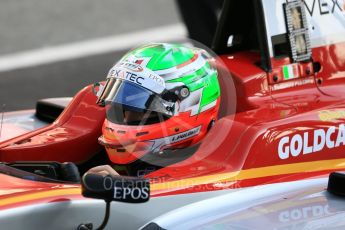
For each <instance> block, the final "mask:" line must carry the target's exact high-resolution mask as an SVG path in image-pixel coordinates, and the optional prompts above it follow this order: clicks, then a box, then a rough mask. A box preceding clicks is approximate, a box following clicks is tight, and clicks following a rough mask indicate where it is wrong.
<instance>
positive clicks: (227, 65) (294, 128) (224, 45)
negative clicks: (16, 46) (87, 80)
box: [0, 0, 345, 229]
mask: <svg viewBox="0 0 345 230" xmlns="http://www.w3.org/2000/svg"><path fill="white" fill-rule="evenodd" d="M295 3H296V4H298V5H297V11H298V10H299V9H302V10H303V12H304V13H302V11H299V13H298V14H297V16H296V15H295V16H296V17H299V18H300V19H299V20H300V21H302V22H303V23H302V24H303V26H302V27H301V28H299V29H298V30H297V31H294V30H293V29H291V28H290V27H289V26H291V25H290V24H289V23H290V22H288V21H289V20H292V19H291V18H289V16H288V12H289V11H288V10H286V9H290V8H289V7H291V9H294V8H293V7H294V5H293V4H295ZM315 4H320V7H319V8H317V7H316V6H315ZM298 7H299V8H298ZM319 9H320V10H319ZM318 10H319V11H318ZM243 12H246V13H243ZM291 12H293V11H291ZM291 12H290V13H291ZM326 12H327V13H326ZM291 17H292V16H291ZM236 20H237V21H241V23H236ZM297 21H298V20H297ZM234 22H235V23H234ZM344 24H345V15H344V2H343V1H335V2H334V1H333V2H332V1H329V2H327V4H326V5H325V4H321V3H319V2H316V3H315V2H312V1H293V2H292V3H291V4H290V5H289V4H288V3H287V2H285V1H282V0H281V1H270V0H262V1H243V2H240V1H231V0H229V1H226V2H225V4H224V7H223V11H222V17H221V20H220V23H219V28H218V31H217V34H216V37H215V42H214V47H213V49H214V51H215V52H217V53H218V54H219V55H220V56H219V58H218V62H217V63H218V64H217V68H218V71H219V73H220V76H219V80H220V82H221V90H222V95H221V98H222V104H221V115H220V119H219V120H218V121H217V122H216V123H215V125H214V127H213V128H212V129H211V130H210V132H209V133H208V135H207V136H206V137H205V139H204V140H203V141H202V142H201V144H200V146H199V147H198V148H197V149H196V151H195V152H194V153H193V155H191V156H190V157H188V158H186V159H184V160H182V161H179V162H177V163H174V164H171V165H169V166H167V167H163V168H160V169H158V170H155V171H153V172H150V173H147V174H145V177H146V178H149V179H151V200H150V201H149V202H148V203H147V204H142V205H141V204H140V205H135V207H134V206H132V205H128V204H116V205H114V206H113V207H112V212H113V214H112V219H113V221H114V222H113V224H114V226H116V224H119V222H116V223H115V220H116V219H117V218H122V220H123V219H126V217H128V216H135V218H138V219H137V221H133V222H131V223H127V222H126V221H124V222H123V221H120V222H121V223H120V226H121V229H125V228H128V229H131V228H137V227H139V226H140V225H142V224H144V223H145V222H149V220H151V219H153V218H154V217H156V216H159V215H161V214H163V213H165V212H168V211H170V210H173V209H175V208H178V207H181V206H184V205H188V204H190V203H193V202H197V201H201V200H204V199H207V198H211V201H212V197H216V196H219V195H224V194H226V195H224V196H225V197H223V198H224V199H225V198H228V197H227V196H229V197H230V196H231V195H232V193H234V194H235V193H236V194H237V195H236V196H240V195H239V194H242V192H244V190H243V189H246V192H245V193H248V194H252V196H253V197H252V199H251V200H249V201H247V203H242V204H241V205H242V206H241V207H244V206H246V205H248V204H249V203H251V202H253V201H254V200H255V199H256V197H255V194H256V193H257V192H258V191H257V189H255V187H253V186H258V185H265V186H267V188H268V190H272V189H273V188H275V187H277V186H278V187H279V186H280V185H281V186H282V184H280V183H284V184H283V185H284V186H291V187H290V188H291V189H292V188H298V189H306V188H305V187H303V186H300V183H302V184H305V185H308V184H310V186H312V187H313V186H314V184H313V183H314V182H312V180H311V178H314V177H327V176H328V174H329V173H330V172H333V171H339V170H340V171H341V170H344V169H345V165H344V157H345V123H344V119H345V104H344V97H345V95H344V93H343V87H344V85H343V84H344V78H345V74H344V72H345V55H344V52H343V50H344V46H345V45H344V44H345V36H344V33H345V26H344ZM330 25H332V26H333V27H332V29H330ZM298 36H302V37H303V36H304V38H303V39H304V40H303V42H304V43H303V42H302V44H304V46H305V47H304V49H303V47H302V49H301V47H298V46H303V45H301V44H300V43H299V45H296V44H297V43H298V42H296V39H300V37H298ZM230 38H231V39H230ZM294 39H295V40H294ZM293 41H294V42H293ZM227 72H230V73H231V76H229V75H228V74H226V73H227ZM235 98H236V100H235ZM96 100H97V98H96V96H95V95H94V93H93V92H92V86H88V87H86V88H84V89H83V90H81V91H80V92H79V93H78V94H77V95H76V96H75V97H74V98H73V100H72V101H71V102H70V103H69V104H68V106H67V107H66V109H65V110H64V111H63V113H62V114H61V115H60V116H59V117H58V118H57V119H56V120H55V121H54V122H53V123H51V124H48V125H46V126H43V127H42V128H39V129H35V128H32V129H34V130H32V131H30V132H26V131H25V130H24V131H23V130H19V128H18V130H16V129H15V128H13V127H12V128H10V129H11V130H14V131H13V132H12V133H14V134H11V135H9V136H12V137H13V136H14V137H13V138H10V139H7V138H6V140H4V141H2V142H1V143H0V159H1V161H3V162H14V161H18V160H20V161H59V162H66V161H69V162H75V163H77V164H79V165H82V164H83V163H85V162H88V161H90V159H93V157H95V156H96V155H97V154H99V153H100V152H101V151H102V147H101V146H100V145H99V144H98V143H97V138H98V137H99V136H100V135H101V126H102V123H103V120H104V117H105V111H104V108H102V107H99V106H97V105H96V103H95V102H96ZM27 113H28V114H30V112H27ZM17 115H18V116H19V114H17ZM6 116H13V114H12V115H11V114H5V117H6ZM34 123H35V124H38V123H36V122H35V121H34ZM9 125H11V122H10V121H9V122H7V123H6V122H4V127H9ZM12 125H13V120H12ZM41 125H43V124H41ZM39 126H40V125H39ZM18 127H19V126H18ZM35 127H36V126H35ZM37 127H38V126H37ZM2 132H4V130H3V131H2ZM15 132H17V134H21V135H16V133H15ZM7 179H8V178H7ZM20 180H21V181H20V182H18V183H15V184H6V183H7V182H6V183H5V182H4V183H2V186H3V191H4V192H3V193H4V196H3V198H0V202H1V200H3V199H7V198H9V197H12V198H11V199H10V200H11V201H13V202H14V204H15V205H14V206H16V207H17V208H19V209H25V210H27V211H28V210H30V208H28V207H34V206H33V203H35V205H37V203H36V200H35V199H32V200H33V202H32V203H30V204H29V205H28V204H27V203H25V202H21V200H20V199H18V197H19V194H18V192H16V191H18V190H20V189H21V188H22V187H23V186H24V187H25V184H26V183H32V182H26V181H25V182H24V181H23V180H22V179H20ZM299 180H301V181H302V182H294V181H299ZM4 181H6V180H4ZM7 181H11V180H10V179H8V180H7ZM303 181H304V182H303ZM289 182H291V184H290V183H289ZM321 182H323V184H322V183H321ZM8 183H10V182H8ZM272 184H276V185H272ZM294 185H295V186H294ZM56 186H57V185H56V184H53V185H51V187H49V188H47V191H51V192H53V191H55V190H56ZM270 186H272V187H270ZM34 187H35V186H34ZM324 187H325V183H324V181H322V179H321V180H320V184H319V185H318V186H316V188H317V189H318V190H322V189H323V188H324ZM9 188H11V189H9ZM37 189H38V190H41V188H40V186H39V185H37V188H34V189H33V190H31V192H29V193H28V194H31V193H32V192H33V191H35V192H33V193H34V194H35V193H36V191H37ZM65 189H66V190H65ZM73 189H76V190H72V191H73V194H69V192H68V191H70V190H68V189H67V188H64V189H63V191H66V196H63V197H65V198H61V197H60V195H59V196H55V195H54V196H49V201H47V200H44V199H43V200H41V201H40V202H39V203H41V205H46V206H47V204H46V203H47V202H48V203H49V205H51V204H50V202H52V201H58V202H59V203H61V205H63V204H66V202H67V203H68V204H72V206H73V207H77V206H74V205H75V202H77V203H78V202H79V198H80V199H81V201H80V203H78V204H85V207H90V206H91V205H89V202H91V201H89V200H85V199H83V198H81V197H80V196H78V192H77V190H78V186H77V187H76V188H73ZM242 190H243V191H242ZM6 191H7V192H6ZM11 191H12V192H11ZM279 192H281V193H280V194H284V193H283V191H279ZM293 192H294V191H293ZM320 192H321V191H320ZM53 193H54V192H53ZM272 194H276V193H269V192H268V193H263V196H267V197H270V196H271V195H272ZM291 194H295V193H291ZM310 194H311V195H312V193H310ZM276 195H279V193H277V194H276ZM37 196H40V195H37ZM234 196H235V195H234ZM321 196H322V197H326V195H321ZM28 197H30V198H28V199H29V200H30V199H31V197H32V196H28ZM66 197H67V198H66ZM76 197H78V198H76ZM64 199H67V200H68V201H66V200H64ZM214 199H218V198H214ZM219 199H221V198H219ZM267 199H268V198H267ZM84 202H85V203H84ZM265 202H269V200H265V201H264V203H265ZM275 202H277V203H279V202H280V201H275ZM62 203H63V204H62ZM91 203H92V202H91ZM96 203H97V202H96ZM5 204H7V203H6V202H5ZM204 204H206V206H207V205H210V204H209V203H208V201H205V203H202V205H204ZM227 204H228V203H227ZM196 205H198V203H196ZM228 205H229V206H228V207H227V208H229V209H230V208H233V206H232V205H231V203H230V204H228ZM3 207H4V209H6V208H7V207H9V208H10V207H11V208H12V206H11V205H10V206H8V205H4V206H3ZM50 207H52V206H50ZM73 207H72V209H73ZM95 207H101V205H100V204H99V203H98V206H97V205H95ZM190 207H191V208H192V209H191V210H193V208H195V206H193V205H191V206H190ZM52 208H53V209H54V207H52ZM187 208H189V207H188V206H187ZM215 208H217V207H215ZM219 208H221V207H220V206H219ZM82 209H84V207H82V206H80V210H82ZM11 210H12V209H9V212H10V211H11ZM80 210H79V209H78V211H75V213H77V212H79V211H80ZM90 210H91V209H90ZM145 210H146V211H145ZM147 210H149V211H147ZM234 210H237V213H240V212H241V210H242V209H234ZM203 211H204V210H203ZM98 212H99V209H98ZM23 213H24V214H23V216H25V215H27V213H25V211H23ZM52 213H54V212H52ZM80 213H82V214H80V215H79V214H77V215H78V216H79V217H84V216H86V215H87V213H85V212H83V211H81V212H80ZM71 215H72V214H71ZM231 215H235V214H231ZM91 216H92V215H91ZM171 216H174V213H173V214H171ZM0 218H1V222H2V221H10V220H13V221H12V222H11V221H10V222H9V224H8V226H18V225H12V224H18V223H16V222H15V221H14V219H10V218H9V219H8V216H6V212H4V215H3V216H2V217H0ZM13 218H14V217H13ZM163 219H164V218H163ZM230 219H231V218H230ZM36 220H37V221H38V223H40V220H39V219H38V218H36ZM74 220H75V221H76V222H78V221H77V219H74ZM78 220H79V219H78ZM217 220H218V219H217ZM81 221H82V220H81ZM95 222H97V221H95ZM158 222H160V220H158ZM163 222H164V221H163ZM163 222H162V223H163ZM59 223H60V222H58V223H57V224H59ZM111 224H112V222H111V223H110V226H112V225H111ZM56 226H58V225H56ZM193 226H194V225H193ZM69 227H70V226H69ZM194 227H198V226H194Z"/></svg>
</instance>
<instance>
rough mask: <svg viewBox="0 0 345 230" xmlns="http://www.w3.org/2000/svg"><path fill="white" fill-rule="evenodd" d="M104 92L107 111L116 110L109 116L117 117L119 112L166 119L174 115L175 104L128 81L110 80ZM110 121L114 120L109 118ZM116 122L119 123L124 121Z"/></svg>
mask: <svg viewBox="0 0 345 230" xmlns="http://www.w3.org/2000/svg"><path fill="white" fill-rule="evenodd" d="M104 92H106V95H104V98H105V100H104V102H105V105H106V106H107V107H108V108H107V110H114V109H115V111H113V112H111V113H109V111H108V112H107V115H110V114H113V115H116V114H114V113H116V112H117V111H118V113H121V112H122V113H124V111H131V112H132V115H133V114H134V113H137V115H138V114H147V112H151V116H152V114H162V115H164V116H165V117H170V116H173V115H174V110H175V103H174V102H169V101H166V100H164V99H162V98H161V97H160V96H159V95H157V94H156V93H154V92H152V91H150V90H147V89H145V88H143V87H141V86H139V85H136V84H134V83H131V82H128V81H123V80H120V79H114V78H113V79H108V82H107V84H106V88H105V89H104ZM116 110H117V111H116ZM108 119H109V120H113V119H112V118H111V117H109V116H108ZM116 120H117V121H118V122H119V121H120V120H122V119H120V120H118V119H116ZM118 122H116V123H118Z"/></svg>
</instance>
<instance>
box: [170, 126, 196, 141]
mask: <svg viewBox="0 0 345 230" xmlns="http://www.w3.org/2000/svg"><path fill="white" fill-rule="evenodd" d="M199 132H200V128H195V129H192V130H189V131H187V132H184V133H181V134H177V135H175V136H173V137H172V139H171V143H176V142H179V141H183V140H185V139H187V138H190V137H193V136H195V135H197V134H198V133H199Z"/></svg>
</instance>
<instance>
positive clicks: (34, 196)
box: [0, 188, 81, 206]
mask: <svg viewBox="0 0 345 230" xmlns="http://www.w3.org/2000/svg"><path fill="white" fill-rule="evenodd" d="M69 195H81V189H80V188H67V189H54V190H49V191H40V192H34V193H30V194H23V195H16V196H15V197H9V198H4V199H0V206H6V205H11V204H15V203H21V202H28V201H33V200H39V199H47V198H54V197H56V198H57V197H59V196H69Z"/></svg>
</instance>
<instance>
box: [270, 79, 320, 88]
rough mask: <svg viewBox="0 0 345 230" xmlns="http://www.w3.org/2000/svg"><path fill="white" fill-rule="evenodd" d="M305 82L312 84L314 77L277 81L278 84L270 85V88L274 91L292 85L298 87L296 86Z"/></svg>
mask: <svg viewBox="0 0 345 230" xmlns="http://www.w3.org/2000/svg"><path fill="white" fill-rule="evenodd" d="M307 84H314V79H313V78H306V79H296V80H294V81H289V82H283V83H278V84H275V85H272V88H271V89H272V90H273V91H276V90H281V89H287V88H293V87H298V86H302V85H307Z"/></svg>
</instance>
